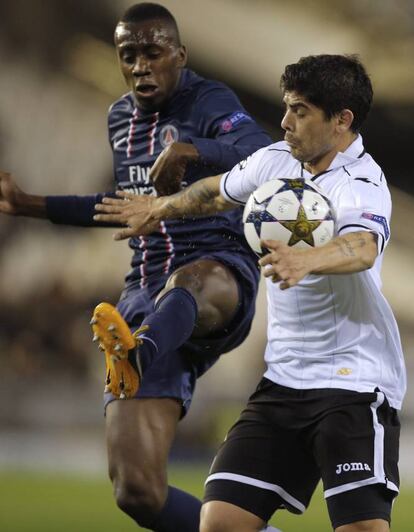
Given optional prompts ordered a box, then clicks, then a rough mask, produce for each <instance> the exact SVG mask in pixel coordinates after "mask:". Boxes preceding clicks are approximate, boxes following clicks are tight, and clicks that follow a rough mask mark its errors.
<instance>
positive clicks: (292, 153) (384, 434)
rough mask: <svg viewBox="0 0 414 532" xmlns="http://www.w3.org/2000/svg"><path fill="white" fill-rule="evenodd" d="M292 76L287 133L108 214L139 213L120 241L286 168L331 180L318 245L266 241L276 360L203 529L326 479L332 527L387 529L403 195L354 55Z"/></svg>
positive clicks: (247, 521) (224, 459) (207, 207)
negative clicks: (392, 251)
mask: <svg viewBox="0 0 414 532" xmlns="http://www.w3.org/2000/svg"><path fill="white" fill-rule="evenodd" d="M281 87H282V90H283V101H284V104H285V106H286V111H285V114H284V117H283V120H282V127H283V129H284V130H285V140H284V141H283V142H277V143H276V144H273V145H271V146H269V147H266V148H263V149H261V150H259V151H257V152H256V153H255V154H253V155H252V156H251V157H249V158H248V159H247V161H245V162H244V163H241V164H239V165H237V166H235V167H234V168H233V169H232V170H231V171H230V172H228V173H225V174H223V175H222V176H214V177H211V178H206V179H205V180H202V181H199V182H197V183H195V184H194V185H192V186H191V187H189V188H187V189H186V190H184V191H182V192H180V193H178V194H176V195H174V196H170V197H168V198H150V197H145V198H137V199H135V198H132V196H130V195H128V194H125V193H124V194H123V198H127V199H129V200H130V201H129V202H125V201H124V199H122V200H121V199H119V200H116V199H115V200H110V199H108V200H105V202H106V204H105V205H100V206H98V207H97V209H98V210H99V211H100V212H101V214H99V215H98V218H99V219H101V220H106V221H118V222H122V223H125V224H127V225H128V228H126V229H123V230H121V231H120V232H119V233H118V236H117V238H119V239H121V238H125V237H128V236H131V235H132V234H137V233H139V234H142V233H145V232H146V231H150V230H151V228H152V227H154V226H155V225H156V224H158V223H159V220H163V219H169V218H177V217H179V216H182V215H186V214H206V213H212V212H215V211H221V210H226V209H228V208H231V207H232V206H234V204H235V203H236V204H237V203H239V204H241V205H242V204H244V203H245V202H246V200H247V198H248V197H249V195H250V194H251V192H252V191H254V190H255V189H256V188H257V187H258V186H260V185H261V184H262V183H264V182H265V181H267V180H270V179H272V178H275V177H286V176H290V177H295V176H298V177H306V178H309V179H311V180H313V181H314V182H315V183H317V184H318V185H319V186H320V187H322V189H323V190H324V193H325V194H326V195H327V196H328V197H329V198H330V200H331V202H332V204H333V207H334V210H335V212H336V222H337V236H336V237H335V238H334V239H333V240H331V241H330V242H329V243H328V244H326V245H324V246H322V247H320V248H312V249H306V250H305V249H296V248H291V247H288V246H286V245H285V244H283V243H281V242H277V241H265V242H264V245H265V246H266V248H267V249H268V250H269V253H268V254H267V255H266V256H265V257H263V258H262V259H260V261H259V263H260V265H261V266H262V268H263V272H264V276H265V277H266V278H267V289H268V343H267V347H266V353H265V360H266V364H267V369H266V372H265V374H264V377H263V379H262V380H261V382H260V383H259V385H258V387H257V389H256V391H255V392H254V393H253V395H252V396H251V397H250V399H249V401H248V404H247V406H246V408H245V410H244V411H243V412H242V414H241V416H240V418H239V420H238V421H237V423H236V424H235V425H234V426H233V427H232V428H231V429H230V431H229V434H228V435H227V438H226V440H225V442H224V443H223V444H222V446H221V448H220V450H219V452H218V454H217V456H216V458H215V460H214V463H213V465H212V468H211V471H210V474H209V476H208V478H207V482H206V493H205V499H204V505H203V511H202V524H201V531H202V532H218V531H220V532H227V531H234V530H237V531H239V532H241V531H243V532H244V531H246V532H247V531H258V530H261V529H262V528H263V527H264V526H265V524H266V523H267V522H268V520H269V519H270V517H271V516H272V515H273V513H274V512H275V511H276V510H278V509H280V508H287V509H288V510H290V511H292V512H294V513H302V512H304V511H305V509H306V507H307V506H308V504H309V501H310V499H311V496H312V494H313V492H314V490H315V487H316V485H317V483H318V482H319V480H320V479H322V481H323V487H324V493H325V498H326V502H327V506H328V511H329V515H330V518H331V522H332V527H333V529H335V530H336V531H337V532H357V531H370V532H371V531H375V532H385V531H388V530H389V523H390V516H391V507H392V501H393V499H394V497H395V496H396V495H397V493H398V486H399V475H398V446H399V427H400V425H399V420H398V414H397V410H398V409H400V407H401V402H402V399H403V396H404V393H405V388H406V376H405V368H404V360H403V355H402V350H401V344H400V338H399V333H398V329H397V325H396V322H395V319H394V317H393V314H392V311H391V309H390V307H389V305H388V303H387V301H386V300H385V298H384V296H383V295H382V293H381V281H380V269H381V263H382V257H383V253H384V250H385V247H386V246H387V243H388V241H389V237H390V230H389V223H390V214H391V199H390V194H389V190H388V187H387V183H386V180H385V177H384V174H383V172H382V170H381V168H380V167H379V166H378V164H377V163H376V162H375V161H374V160H373V159H372V157H371V156H370V155H369V154H368V153H366V151H365V149H364V146H363V141H362V137H361V135H360V133H359V131H360V128H361V125H362V124H363V122H364V120H365V118H366V116H367V114H368V112H369V110H370V107H371V102H372V86H371V82H370V79H369V77H368V75H367V73H366V71H365V69H364V67H363V66H362V64H361V63H360V62H359V60H358V59H357V58H356V57H355V56H342V55H319V56H309V57H305V58H302V59H301V60H300V61H299V62H298V63H295V64H292V65H288V66H287V67H286V69H285V71H284V73H283V75H282V78H281Z"/></svg>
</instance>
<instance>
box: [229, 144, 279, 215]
mask: <svg viewBox="0 0 414 532" xmlns="http://www.w3.org/2000/svg"><path fill="white" fill-rule="evenodd" d="M284 155H285V154H284V153H282V152H274V151H271V150H269V148H268V147H266V148H262V149H260V150H258V151H257V152H255V153H254V154H253V155H250V156H249V157H247V159H245V160H243V161H241V162H239V163H238V164H236V165H235V166H234V167H233V168H232V169H231V170H230V171H229V172H226V173H225V174H223V176H222V178H221V181H220V193H221V195H222V196H223V198H225V199H226V200H227V201H230V202H232V203H237V204H239V205H244V204H245V203H246V202H247V200H248V199H249V196H250V194H251V193H252V192H253V191H255V190H256V189H257V188H258V187H260V185H262V184H263V183H265V182H266V181H269V180H270V179H272V177H273V176H275V175H278V174H277V170H278V167H279V166H280V164H281V163H282V159H283V157H284Z"/></svg>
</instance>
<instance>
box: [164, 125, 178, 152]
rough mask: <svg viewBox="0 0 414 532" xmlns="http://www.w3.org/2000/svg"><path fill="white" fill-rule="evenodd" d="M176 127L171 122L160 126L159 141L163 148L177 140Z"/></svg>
mask: <svg viewBox="0 0 414 532" xmlns="http://www.w3.org/2000/svg"><path fill="white" fill-rule="evenodd" d="M178 137H179V134H178V129H177V128H176V127H175V126H173V125H172V124H167V125H166V126H164V127H162V128H161V131H160V143H161V146H162V147H163V148H166V147H167V146H169V145H170V144H172V143H173V142H177V141H178Z"/></svg>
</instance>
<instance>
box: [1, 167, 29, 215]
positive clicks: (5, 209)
mask: <svg viewBox="0 0 414 532" xmlns="http://www.w3.org/2000/svg"><path fill="white" fill-rule="evenodd" d="M23 194H24V193H23V192H22V190H21V189H20V188H19V187H18V186H17V185H16V183H15V182H14V179H13V177H12V176H11V175H10V174H8V173H7V172H2V171H1V170H0V212H2V213H4V214H11V215H14V216H16V215H18V214H20V210H19V204H20V201H19V198H20V197H21V196H23Z"/></svg>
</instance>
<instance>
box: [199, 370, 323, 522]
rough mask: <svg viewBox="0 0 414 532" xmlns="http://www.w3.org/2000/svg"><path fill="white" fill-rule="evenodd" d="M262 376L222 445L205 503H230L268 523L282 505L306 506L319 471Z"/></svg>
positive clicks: (301, 508) (297, 510)
mask: <svg viewBox="0 0 414 532" xmlns="http://www.w3.org/2000/svg"><path fill="white" fill-rule="evenodd" d="M272 385H273V383H269V381H267V382H266V380H265V379H264V380H263V381H262V382H261V383H260V384H259V386H258V388H257V390H256V392H255V393H254V394H253V395H252V396H251V398H250V399H249V403H248V405H247V407H246V408H245V410H244V411H243V412H242V414H241V416H240V418H239V420H238V421H237V422H236V424H235V425H234V426H233V427H232V428H231V429H230V431H229V433H228V435H227V437H226V439H225V441H224V442H223V444H222V445H221V447H220V449H219V451H218V453H217V455H216V457H215V459H214V461H213V464H212V467H211V470H210V473H209V476H208V478H207V482H206V489H205V496H204V502H205V503H207V502H210V501H222V502H227V503H228V504H233V505H235V506H237V507H239V508H242V509H243V510H245V511H247V512H250V513H252V514H253V515H256V516H257V517H259V518H261V519H262V520H263V521H264V522H267V521H268V520H269V519H270V517H271V516H272V515H273V513H274V512H275V511H276V510H277V509H279V508H280V507H281V506H284V507H286V508H288V509H289V510H290V511H291V512H293V513H302V512H304V511H305V509H306V507H307V506H308V504H309V501H310V499H311V497H312V494H313V492H314V490H315V488H316V485H317V483H318V481H319V478H320V477H319V471H318V468H317V466H316V464H315V462H314V460H313V456H312V453H311V452H310V450H308V449H307V448H306V446H304V445H303V439H302V438H301V437H300V432H299V431H297V430H296V429H295V428H294V427H293V428H292V427H289V426H288V421H287V422H286V412H287V410H286V409H285V407H284V405H283V401H281V400H278V399H276V401H273V400H272V397H271V396H269V395H267V392H266V387H267V386H270V387H271V386H272Z"/></svg>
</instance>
